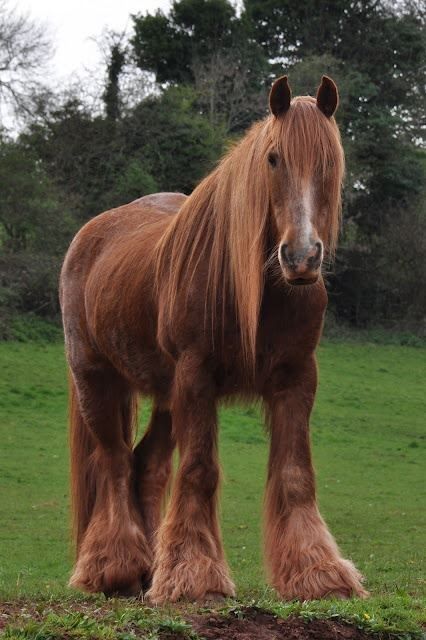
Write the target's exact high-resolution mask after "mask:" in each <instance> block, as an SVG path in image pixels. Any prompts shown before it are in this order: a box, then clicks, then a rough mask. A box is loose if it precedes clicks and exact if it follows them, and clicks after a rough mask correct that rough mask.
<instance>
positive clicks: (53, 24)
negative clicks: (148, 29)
mask: <svg viewBox="0 0 426 640" xmlns="http://www.w3.org/2000/svg"><path fill="white" fill-rule="evenodd" d="M9 6H14V7H16V10H17V12H18V13H29V14H30V16H31V17H33V18H34V19H36V20H37V21H38V22H43V23H45V24H46V25H47V26H48V27H49V32H50V34H51V37H52V41H53V44H54V47H55V56H54V58H53V60H52V63H51V65H50V66H51V69H52V73H53V75H54V76H55V79H56V80H57V79H60V78H65V77H69V76H70V75H71V74H72V73H73V72H80V71H83V69H84V67H87V68H90V69H93V68H94V67H95V66H96V64H97V63H98V62H99V60H100V53H99V49H98V47H97V46H96V44H95V43H94V42H93V40H92V38H99V36H100V35H101V33H102V31H103V29H104V28H105V27H107V28H109V29H113V30H115V31H118V32H122V31H124V30H125V29H126V27H127V28H130V26H131V22H130V14H131V13H146V12H149V13H152V12H154V11H155V10H156V9H157V8H160V9H163V10H167V9H168V7H169V6H170V1H169V0H140V1H139V2H138V1H137V0H72V2H69V1H67V2H66V1H65V0H15V2H12V1H11V2H9Z"/></svg>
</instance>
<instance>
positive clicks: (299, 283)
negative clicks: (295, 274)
mask: <svg viewBox="0 0 426 640" xmlns="http://www.w3.org/2000/svg"><path fill="white" fill-rule="evenodd" d="M284 279H285V281H286V283H287V284H288V285H290V286H291V287H307V286H309V285H312V284H315V283H316V282H318V276H313V277H312V278H292V279H291V280H290V279H289V278H286V277H284Z"/></svg>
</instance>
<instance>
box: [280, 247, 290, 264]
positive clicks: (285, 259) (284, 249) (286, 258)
mask: <svg viewBox="0 0 426 640" xmlns="http://www.w3.org/2000/svg"><path fill="white" fill-rule="evenodd" d="M280 255H281V260H282V261H283V262H289V256H288V244H285V243H283V244H282V245H281V246H280Z"/></svg>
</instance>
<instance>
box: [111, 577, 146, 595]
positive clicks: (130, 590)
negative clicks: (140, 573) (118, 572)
mask: <svg viewBox="0 0 426 640" xmlns="http://www.w3.org/2000/svg"><path fill="white" fill-rule="evenodd" d="M103 593H104V596H105V598H108V599H109V598H139V597H141V595H142V593H143V588H142V584H141V582H140V581H139V580H135V582H133V583H132V584H130V585H127V586H126V587H120V588H119V589H110V590H109V591H104V592H103Z"/></svg>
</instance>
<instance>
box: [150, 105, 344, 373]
mask: <svg viewBox="0 0 426 640" xmlns="http://www.w3.org/2000/svg"><path fill="white" fill-rule="evenodd" d="M271 148H275V149H276V150H278V152H279V153H280V154H281V155H282V156H283V158H284V161H285V163H286V166H287V170H288V175H289V176H292V179H293V180H295V181H297V182H299V181H303V180H304V179H305V178H306V177H309V176H312V175H314V173H315V172H317V173H319V175H322V176H323V179H324V180H327V185H328V189H329V203H330V206H329V219H328V221H327V246H326V251H328V252H329V253H330V254H331V253H332V252H333V251H334V248H335V245H336V240H337V235H338V230H339V221H340V192H341V182H342V177H343V172H344V156H343V150H342V146H341V142H340V135H339V131H338V128H337V125H336V123H335V121H334V118H331V119H329V118H327V117H326V116H324V115H323V114H322V113H321V112H320V110H319V109H318V108H317V106H316V101H315V99H313V98H309V97H299V98H295V99H294V100H293V101H292V103H291V106H290V109H289V110H288V112H287V113H286V114H285V115H284V116H283V117H279V118H275V117H273V116H270V117H268V118H266V119H265V120H263V121H261V122H259V123H257V124H255V125H254V126H253V127H252V128H251V129H250V130H249V131H248V133H247V134H246V135H245V137H244V138H243V139H242V140H241V141H240V142H239V143H238V144H237V145H236V146H235V147H234V148H233V149H231V150H230V152H229V153H228V154H227V155H226V156H225V157H224V158H223V159H222V161H221V162H220V164H219V165H218V167H217V168H216V169H215V170H214V171H213V172H212V173H211V174H209V175H208V176H207V177H206V178H205V179H204V180H203V181H202V182H201V183H200V184H199V185H198V186H197V188H196V189H195V190H194V191H193V193H192V194H191V195H190V196H189V198H188V199H187V200H186V201H185V203H184V204H183V206H182V207H181V209H180V210H179V212H178V214H177V215H176V217H175V218H174V219H173V221H172V222H171V224H170V225H169V226H168V227H167V229H166V231H165V233H164V235H163V236H162V238H161V240H160V242H159V244H158V246H157V247H156V256H157V258H156V259H157V267H156V282H157V287H158V289H159V290H160V289H161V294H162V296H164V298H163V300H165V308H164V310H163V313H162V316H161V322H162V323H166V324H169V323H171V322H173V315H174V309H175V305H176V301H177V298H178V296H182V295H183V296H186V298H187V297H188V293H189V290H190V288H191V286H192V284H193V282H194V275H195V273H196V272H197V270H198V269H199V268H203V269H205V270H206V274H207V280H206V290H205V291H200V295H204V296H205V307H204V309H205V325H206V323H209V322H210V324H211V325H212V329H213V330H214V325H215V323H217V322H218V318H220V309H218V304H219V301H220V308H221V310H222V314H224V313H225V309H226V308H229V305H230V303H231V304H232V306H233V307H234V309H235V312H236V317H237V320H238V324H239V327H240V331H241V347H242V352H243V356H244V359H245V361H246V363H247V364H251V365H253V364H254V359H255V350H256V335H257V328H258V319H259V311H260V305H261V301H262V295H263V288H264V278H265V270H264V265H265V261H266V259H267V255H266V251H267V232H268V226H269V222H270V218H269V216H270V193H269V183H268V163H267V155H268V152H269V151H270V150H271Z"/></svg>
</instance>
